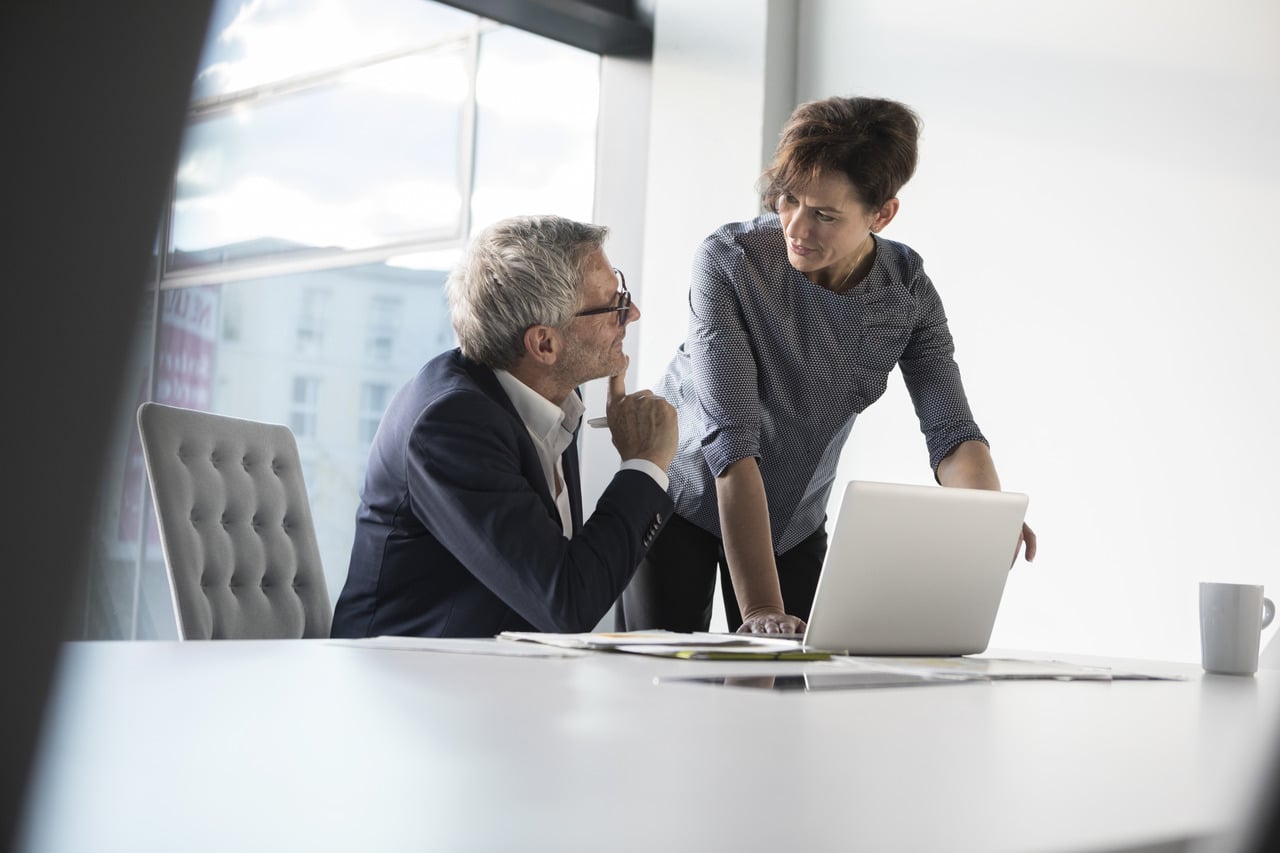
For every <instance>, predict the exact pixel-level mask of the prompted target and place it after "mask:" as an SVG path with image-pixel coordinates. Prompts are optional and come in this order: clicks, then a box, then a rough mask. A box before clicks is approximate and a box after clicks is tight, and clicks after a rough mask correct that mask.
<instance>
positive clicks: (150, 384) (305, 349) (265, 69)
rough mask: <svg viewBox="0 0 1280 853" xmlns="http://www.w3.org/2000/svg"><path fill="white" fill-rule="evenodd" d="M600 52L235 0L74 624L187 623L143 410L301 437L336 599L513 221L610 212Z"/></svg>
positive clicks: (176, 208)
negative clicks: (452, 276) (478, 273)
mask: <svg viewBox="0 0 1280 853" xmlns="http://www.w3.org/2000/svg"><path fill="white" fill-rule="evenodd" d="M599 62H600V59H599V57H598V56H597V55H595V54H592V53H588V52H586V51H582V50H579V49H577V48H573V47H569V46H566V45H563V44H560V43H557V42H553V41H550V40H548V39H544V38H541V37H539V36H535V35H532V34H530V33H527V32H524V31H521V30H517V29H513V28H510V27H506V26H501V25H499V24H496V23H494V22H492V21H487V20H485V19H483V18H479V17H477V16H475V15H471V14H468V13H464V12H462V11H460V10H458V9H455V8H452V7H450V6H447V5H444V4H441V3H435V2H430V1H429V0H331V2H324V3H317V2H314V0H219V2H217V3H216V5H215V12H214V16H213V20H212V22H211V24H210V29H209V32H208V37H207V39H206V45H205V49H204V53H203V55H202V58H201V60H200V63H199V70H198V73H197V76H196V79H195V82H194V86H193V91H192V101H191V105H190V109H189V112H188V121H187V128H186V133H185V135H184V138H183V143H182V146H181V150H180V152H179V158H178V164H177V169H176V173H175V175H174V183H173V203H172V205H171V207H170V209H169V210H168V213H167V216H166V217H165V222H164V227H163V228H162V230H161V235H160V240H159V241H158V250H157V257H156V261H157V263H156V272H155V276H154V279H153V280H151V281H148V282H139V286H140V287H145V288H146V292H147V299H146V301H145V308H144V311H143V312H142V314H141V315H140V316H139V319H138V327H137V330H136V334H135V338H134V345H133V354H132V361H131V370H130V374H129V377H130V379H129V386H128V387H127V388H126V389H125V393H124V396H123V398H122V401H121V404H120V410H119V413H118V417H117V424H118V426H117V430H116V433H115V434H114V435H113V436H111V441H112V442H113V444H114V446H116V447H117V448H118V451H116V452H113V453H110V454H108V457H109V458H110V459H111V460H112V462H111V463H109V466H110V467H109V470H107V471H106V472H104V477H103V481H104V483H105V486H104V488H103V489H102V498H101V505H100V508H99V512H98V521H97V524H96V525H95V532H94V535H95V537H96V539H97V541H95V542H94V543H93V544H94V547H92V548H91V549H90V552H91V554H92V556H91V564H90V566H89V573H88V578H87V581H86V584H85V586H84V588H83V590H82V591H81V593H82V601H81V602H80V604H81V607H79V608H78V611H77V617H76V619H75V622H74V624H73V625H71V626H70V628H69V632H68V633H69V635H70V636H73V637H76V638H126V639H128V638H170V637H173V636H174V635H175V629H174V623H173V615H172V606H171V603H170V596H169V589H168V581H167V578H166V575H165V571H164V562H163V556H162V554H161V552H160V548H159V540H158V534H157V532H156V529H155V522H154V519H153V510H152V508H151V505H150V495H149V492H148V489H147V484H146V476H145V469H144V467H143V465H142V462H141V450H140V447H139V445H138V440H137V434H136V425H135V421H134V413H135V412H136V409H137V406H138V405H139V404H140V403H141V402H143V401H144V400H155V401H157V402H161V403H167V404H171V405H178V406H183V407H187V408H194V409H201V410H207V411H213V412H217V413H219V414H225V415H231V416H234V417H244V418H251V419H254V420H262V421H269V422H273V423H285V424H288V425H289V426H290V427H291V428H293V430H294V432H295V433H296V434H297V436H298V440H299V448H300V450H301V452H302V454H303V463H304V469H305V473H306V477H307V490H308V494H309V496H310V498H311V502H312V511H313V516H314V518H315V521H316V527H317V533H318V536H319V538H320V550H321V555H322V558H323V561H324V565H325V573H326V577H327V580H328V584H329V593H330V598H331V599H336V597H337V594H338V591H339V590H340V589H341V586H342V582H343V580H344V579H345V575H346V564H347V558H348V556H349V549H350V545H351V536H352V532H353V529H354V515H355V509H356V504H357V501H358V493H359V488H360V483H361V480H362V477H363V472H364V465H365V457H366V455H367V452H368V447H369V443H370V441H371V440H372V437H373V433H374V432H375V431H376V426H377V422H378V420H380V418H381V415H382V411H383V410H384V409H385V406H386V404H387V402H388V401H389V400H390V397H391V394H392V393H394V390H395V389H396V388H398V387H399V386H400V385H402V384H403V383H404V382H405V381H407V380H408V379H409V378H410V377H411V376H412V375H413V374H414V373H415V372H416V371H417V369H418V368H419V367H420V366H421V365H422V363H423V362H425V361H426V360H427V359H429V358H430V357H431V356H433V355H435V354H436V353H439V352H441V351H443V350H445V349H447V348H449V347H451V346H453V345H454V337H453V333H452V328H451V326H450V324H449V318H448V308H447V302H446V300H445V296H444V282H445V279H446V277H447V274H448V271H449V269H450V268H451V267H452V265H453V263H454V262H455V260H456V259H457V257H458V253H459V251H460V249H461V248H462V246H464V245H465V242H466V240H467V238H468V237H469V236H470V235H471V234H472V233H474V231H476V230H477V229H478V228H479V227H482V226H484V225H485V224H488V223H489V222H490V221H492V220H494V219H497V218H500V217H503V216H508V215H514V214H521V213H559V214H562V215H565V216H569V217H573V218H576V219H584V220H587V219H590V218H591V212H592V205H593V187H594V180H595V138H596V117H597V101H598V87H599Z"/></svg>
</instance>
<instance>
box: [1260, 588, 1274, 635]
mask: <svg viewBox="0 0 1280 853" xmlns="http://www.w3.org/2000/svg"><path fill="white" fill-rule="evenodd" d="M1274 618H1276V606H1275V605H1274V604H1272V603H1271V599H1269V598H1267V597H1265V596H1264V597H1263V599H1262V627H1263V628H1265V627H1267V626H1268V625H1270V624H1271V620H1272V619H1274Z"/></svg>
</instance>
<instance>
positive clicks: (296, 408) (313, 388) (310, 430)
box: [289, 376, 320, 444]
mask: <svg viewBox="0 0 1280 853" xmlns="http://www.w3.org/2000/svg"><path fill="white" fill-rule="evenodd" d="M319 399H320V380H319V379H317V378H316V377H314V376H295V377H293V403H292V405H290V406H289V429H291V430H293V434H294V437H295V438H297V440H298V443H299V444H303V443H305V442H307V441H310V440H312V439H314V438H315V437H316V415H317V413H318V411H319V406H318V405H317V403H318V401H319Z"/></svg>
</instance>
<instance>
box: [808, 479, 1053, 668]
mask: <svg viewBox="0 0 1280 853" xmlns="http://www.w3.org/2000/svg"><path fill="white" fill-rule="evenodd" d="M1027 503H1028V498H1027V496H1026V495H1023V494H1018V493H1016V492H993V491H984V490H980V489H956V488H944V487H942V486H916V485H903V484H896V483H871V482H865V481H859V480H854V481H851V482H850V483H849V484H848V485H847V486H846V487H845V492H844V499H843V501H842V502H841V504H840V511H839V514H838V516H837V518H836V523H835V526H834V527H833V528H832V532H831V541H830V545H829V547H828V549H827V557H826V562H825V563H824V564H823V567H822V574H821V576H820V577H819V580H818V589H817V593H816V594H815V596H814V601H813V610H812V612H811V613H810V614H809V622H808V627H807V629H806V630H805V634H804V644H805V645H806V646H811V647H814V648H819V649H827V650H830V651H839V652H846V653H848V654H853V655H927V656H953V655H967V654H977V653H978V652H982V651H984V650H985V649H986V648H987V643H988V642H989V640H990V638H991V629H992V628H993V627H994V625H995V619H996V611H997V610H998V609H999V607H1000V599H1001V597H1002V596H1003V595H1004V586H1005V580H1006V579H1007V577H1008V573H1009V569H1010V567H1011V566H1012V564H1013V559H1014V557H1015V555H1016V553H1017V547H1018V537H1019V534H1020V532H1021V529H1022V521H1023V518H1024V517H1025V516H1026V511H1027Z"/></svg>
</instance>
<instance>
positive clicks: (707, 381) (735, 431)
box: [686, 236, 760, 477]
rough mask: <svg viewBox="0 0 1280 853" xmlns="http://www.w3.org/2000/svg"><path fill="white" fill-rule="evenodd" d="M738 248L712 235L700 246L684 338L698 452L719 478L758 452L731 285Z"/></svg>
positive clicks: (742, 326) (750, 368)
mask: <svg viewBox="0 0 1280 853" xmlns="http://www.w3.org/2000/svg"><path fill="white" fill-rule="evenodd" d="M741 269H742V250H741V249H740V248H739V247H737V246H736V245H734V244H732V243H729V244H727V245H726V242H725V241H724V240H723V238H722V237H719V236H712V237H709V238H708V239H707V240H705V241H704V242H703V244H702V245H701V246H700V247H699V249H698V251H697V253H696V255H695V257H694V262H693V280H692V283H691V285H690V288H689V333H688V337H687V338H686V341H687V345H688V348H689V358H690V364H691V366H692V369H693V378H694V382H695V386H696V388H697V396H698V407H699V415H700V422H701V437H700V440H701V444H702V454H703V457H704V458H705V459H706V462H707V467H709V468H710V469H711V474H712V476H715V477H719V476H720V475H721V474H723V473H724V472H725V470H726V469H727V468H728V467H729V466H730V465H731V464H733V463H734V462H737V461H738V460H739V459H746V458H749V457H757V458H758V457H759V455H760V395H759V385H758V371H757V365H756V360H755V356H754V354H753V350H752V345H751V338H750V334H749V332H748V330H747V325H746V322H745V318H744V316H743V309H742V302H741V300H740V298H739V295H738V292H737V290H736V288H735V287H734V280H735V278H736V277H739V276H741V275H742V272H741Z"/></svg>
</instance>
